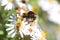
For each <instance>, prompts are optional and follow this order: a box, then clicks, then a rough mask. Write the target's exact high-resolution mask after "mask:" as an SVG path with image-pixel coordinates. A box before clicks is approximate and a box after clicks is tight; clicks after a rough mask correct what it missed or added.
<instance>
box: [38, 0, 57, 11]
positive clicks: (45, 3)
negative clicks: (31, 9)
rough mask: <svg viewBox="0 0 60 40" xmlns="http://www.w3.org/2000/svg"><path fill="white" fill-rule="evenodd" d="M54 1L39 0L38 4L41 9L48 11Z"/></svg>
mask: <svg viewBox="0 0 60 40" xmlns="http://www.w3.org/2000/svg"><path fill="white" fill-rule="evenodd" d="M55 2H56V0H39V1H38V4H39V6H41V8H42V10H44V11H48V10H49V9H50V8H51V6H52V4H53V3H55Z"/></svg>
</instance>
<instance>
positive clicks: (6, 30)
mask: <svg viewBox="0 0 60 40" xmlns="http://www.w3.org/2000/svg"><path fill="white" fill-rule="evenodd" d="M12 29H14V27H10V28H7V29H6V31H9V30H12Z"/></svg>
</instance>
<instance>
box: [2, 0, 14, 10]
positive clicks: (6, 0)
mask: <svg viewBox="0 0 60 40" xmlns="http://www.w3.org/2000/svg"><path fill="white" fill-rule="evenodd" d="M1 6H5V10H11V9H12V8H14V4H13V0H2V1H1Z"/></svg>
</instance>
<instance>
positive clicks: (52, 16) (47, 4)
mask: <svg viewBox="0 0 60 40" xmlns="http://www.w3.org/2000/svg"><path fill="white" fill-rule="evenodd" d="M39 5H40V6H41V8H42V10H43V11H46V12H47V13H48V20H49V21H52V22H54V23H56V24H60V21H59V20H60V19H59V18H60V12H59V10H60V4H59V3H58V2H57V0H39Z"/></svg>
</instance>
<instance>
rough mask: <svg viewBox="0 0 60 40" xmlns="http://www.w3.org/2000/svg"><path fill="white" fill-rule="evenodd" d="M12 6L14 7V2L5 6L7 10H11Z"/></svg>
mask: <svg viewBox="0 0 60 40" xmlns="http://www.w3.org/2000/svg"><path fill="white" fill-rule="evenodd" d="M12 8H14V5H13V4H12V3H8V4H7V5H6V6H5V10H11V9H12Z"/></svg>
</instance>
